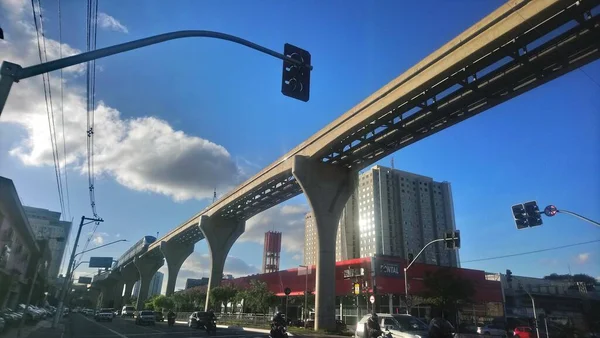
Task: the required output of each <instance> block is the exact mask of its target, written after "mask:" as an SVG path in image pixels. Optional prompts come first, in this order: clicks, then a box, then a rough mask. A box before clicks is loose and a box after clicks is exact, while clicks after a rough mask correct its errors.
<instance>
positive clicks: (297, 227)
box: [239, 204, 309, 254]
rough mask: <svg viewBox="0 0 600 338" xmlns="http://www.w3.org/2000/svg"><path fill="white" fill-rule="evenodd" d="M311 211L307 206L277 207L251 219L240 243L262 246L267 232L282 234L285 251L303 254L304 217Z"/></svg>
mask: <svg viewBox="0 0 600 338" xmlns="http://www.w3.org/2000/svg"><path fill="white" fill-rule="evenodd" d="M308 211H309V207H308V206H307V205H305V204H296V205H294V204H288V205H277V206H274V207H272V208H271V209H268V210H266V211H263V212H261V213H260V214H258V215H256V216H254V217H252V218H250V219H249V220H248V221H247V222H246V232H244V234H243V235H242V236H240V239H239V240H240V241H246V242H255V243H259V244H262V243H263V242H264V239H265V232H267V231H269V230H275V231H279V232H281V242H282V244H281V247H282V249H283V250H285V251H287V252H289V253H294V254H301V253H302V251H303V250H304V216H305V215H306V213H307V212H308Z"/></svg>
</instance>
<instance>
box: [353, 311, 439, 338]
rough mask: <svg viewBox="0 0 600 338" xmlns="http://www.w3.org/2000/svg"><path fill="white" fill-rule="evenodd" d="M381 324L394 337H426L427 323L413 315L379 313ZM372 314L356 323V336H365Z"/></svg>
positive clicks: (362, 337) (360, 337) (359, 337)
mask: <svg viewBox="0 0 600 338" xmlns="http://www.w3.org/2000/svg"><path fill="white" fill-rule="evenodd" d="M377 316H378V317H379V326H381V329H382V330H384V331H389V333H390V334H391V336H392V337H393V338H426V337H427V333H428V327H427V324H425V323H423V322H421V321H420V320H419V319H417V318H416V317H413V316H411V315H401V314H394V315H391V314H389V313H378V314H377ZM370 317H371V315H365V316H363V317H362V319H361V320H360V321H359V322H358V324H356V331H355V332H354V337H355V338H364V337H365V326H366V324H367V321H368V320H369V318H370Z"/></svg>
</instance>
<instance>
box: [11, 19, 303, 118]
mask: <svg viewBox="0 0 600 338" xmlns="http://www.w3.org/2000/svg"><path fill="white" fill-rule="evenodd" d="M191 37H204V38H213V39H219V40H226V41H231V42H233V43H237V44H240V45H243V46H246V47H249V48H252V49H254V50H257V51H259V52H261V53H265V54H268V55H271V56H273V57H275V58H278V59H281V60H283V61H286V62H290V63H291V64H293V65H297V66H302V67H305V68H308V69H309V70H312V69H313V67H312V66H311V65H310V64H305V63H303V62H302V61H299V60H296V59H294V58H292V57H289V56H286V55H283V54H281V53H278V52H276V51H274V50H271V49H268V48H266V47H263V46H260V45H257V44H255V43H253V42H250V41H248V40H244V39H242V38H239V37H237V36H233V35H229V34H225V33H219V32H213V31H204V30H185V31H176V32H171V33H165V34H160V35H155V36H151V37H148V38H144V39H139V40H134V41H130V42H126V43H122V44H118V45H114V46H110V47H105V48H101V49H96V50H93V51H89V52H85V53H81V54H77V55H73V56H69V57H65V58H62V59H58V60H53V61H48V62H44V63H40V64H38V65H35V66H30V67H26V68H22V67H21V66H20V65H18V64H15V63H11V62H7V61H4V62H3V63H2V68H0V115H2V110H3V109H4V105H5V103H6V99H7V98H8V94H9V93H10V88H11V87H12V85H13V83H15V82H19V81H20V80H23V79H27V78H30V77H33V76H37V75H40V74H44V73H49V72H52V71H55V70H58V69H62V68H66V67H70V66H74V65H77V64H80V63H84V62H88V61H92V60H96V59H100V58H103V57H106V56H110V55H115V54H119V53H123V52H127V51H130V50H134V49H138V48H142V47H146V46H150V45H155V44H158V43H162V42H165V41H170V40H176V39H183V38H191Z"/></svg>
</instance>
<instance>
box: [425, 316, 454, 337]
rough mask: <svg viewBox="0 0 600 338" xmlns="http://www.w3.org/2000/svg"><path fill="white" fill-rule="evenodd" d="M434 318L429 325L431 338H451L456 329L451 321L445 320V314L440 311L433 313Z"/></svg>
mask: <svg viewBox="0 0 600 338" xmlns="http://www.w3.org/2000/svg"><path fill="white" fill-rule="evenodd" d="M432 316H433V318H432V319H431V322H430V323H429V335H428V336H429V338H451V337H453V334H452V331H453V330H454V328H453V327H452V324H450V322H449V321H447V320H446V319H444V318H443V313H442V311H441V310H439V309H434V310H433V311H432Z"/></svg>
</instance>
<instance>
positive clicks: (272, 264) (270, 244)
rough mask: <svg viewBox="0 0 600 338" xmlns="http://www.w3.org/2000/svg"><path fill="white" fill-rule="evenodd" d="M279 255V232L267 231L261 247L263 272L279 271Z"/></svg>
mask: <svg viewBox="0 0 600 338" xmlns="http://www.w3.org/2000/svg"><path fill="white" fill-rule="evenodd" d="M280 256H281V232H275V231H267V232H266V233H265V242H264V248H263V267H262V272H263V273H271V272H277V271H279V259H280Z"/></svg>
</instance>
